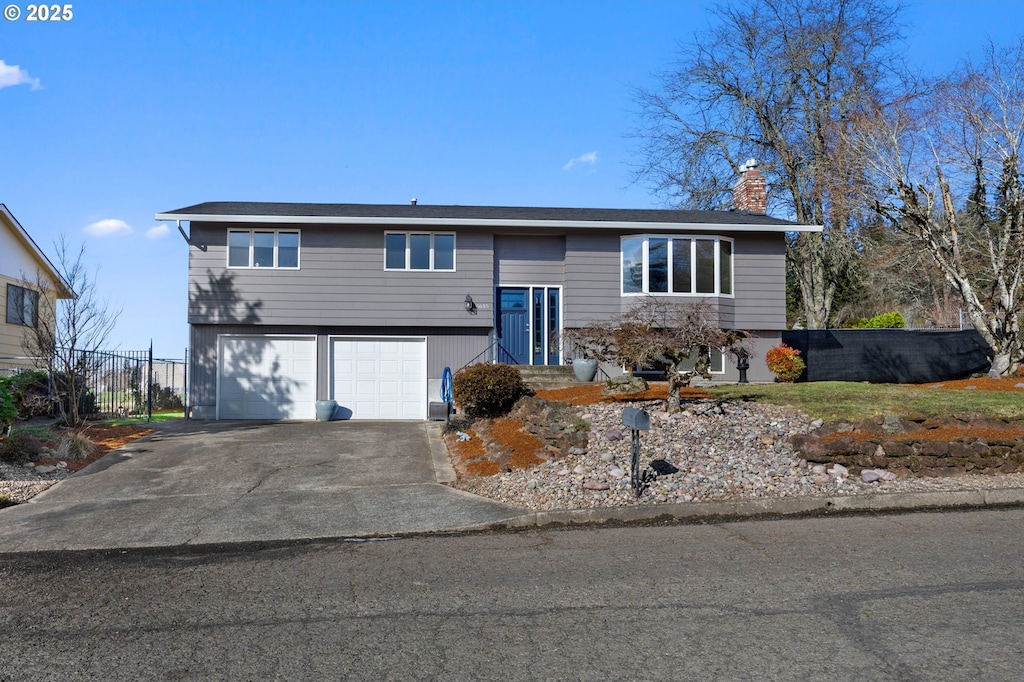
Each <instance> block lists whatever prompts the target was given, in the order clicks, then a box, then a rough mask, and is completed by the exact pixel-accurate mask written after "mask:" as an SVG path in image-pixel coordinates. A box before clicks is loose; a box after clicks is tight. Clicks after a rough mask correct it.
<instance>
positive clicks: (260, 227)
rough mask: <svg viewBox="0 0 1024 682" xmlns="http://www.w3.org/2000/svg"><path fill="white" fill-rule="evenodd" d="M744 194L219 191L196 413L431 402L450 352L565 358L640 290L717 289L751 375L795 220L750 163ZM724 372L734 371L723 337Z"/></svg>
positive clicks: (207, 229) (209, 242)
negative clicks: (481, 197) (569, 332)
mask: <svg viewBox="0 0 1024 682" xmlns="http://www.w3.org/2000/svg"><path fill="white" fill-rule="evenodd" d="M735 198H736V204H737V206H739V207H740V208H741V209H745V210H736V211H676V210H617V209H572V208H527V207H498V206H429V205H417V204H416V202H415V200H414V201H413V202H412V204H411V205H365V204H277V203H262V202H258V203H246V202H210V203H204V204H198V205H196V206H189V207H187V208H182V209H178V210H176V211H170V212H168V213H161V214H158V215H157V216H156V218H157V220H172V221H178V226H179V228H182V226H181V222H182V221H187V222H188V223H189V232H188V233H186V232H185V231H184V229H182V234H183V235H185V237H186V239H187V240H188V241H189V244H190V248H189V312H188V321H189V325H190V330H191V333H190V337H191V338H190V346H191V361H190V363H191V364H190V367H189V385H190V396H189V398H190V400H189V403H190V404H191V405H192V406H193V416H195V417H197V418H210V419H213V418H219V419H227V418H232V419H234V418H243V419H244V418H254V419H260V418H286V419H311V418H313V416H314V402H315V401H316V400H328V399H333V400H337V401H338V403H339V405H340V406H341V408H342V409H343V411H344V413H345V414H346V415H349V416H351V417H352V418H356V419H425V418H426V417H427V410H428V402H429V401H430V400H437V399H438V397H437V395H435V394H436V393H437V389H436V387H437V385H438V382H439V380H440V378H441V375H442V372H443V370H444V368H445V367H450V368H451V369H452V370H453V371H454V370H457V369H459V368H460V367H462V366H464V365H466V364H467V363H471V362H474V361H477V362H478V361H487V360H499V361H511V362H518V363H520V364H534V365H544V364H564V363H565V361H566V358H565V357H563V355H562V353H561V348H560V346H559V343H558V335H559V332H561V331H562V330H563V329H566V328H570V327H575V326H581V325H584V324H586V323H588V322H591V321H592V320H595V319H603V318H611V317H613V316H615V315H617V314H619V313H621V312H623V311H625V310H627V309H629V307H630V306H631V304H633V303H634V302H635V301H636V300H637V298H638V297H640V296H644V295H646V294H656V295H664V296H668V297H672V298H673V299H675V300H679V301H694V300H705V301H708V302H709V303H710V304H711V305H712V306H714V307H715V308H716V309H717V310H718V314H719V324H720V325H721V326H723V327H727V328H733V329H743V330H746V331H749V332H751V333H752V334H753V341H752V343H753V346H754V354H753V357H752V358H751V362H750V364H751V369H750V372H749V376H750V379H751V380H753V381H768V380H771V379H772V375H771V374H770V373H769V372H768V369H767V367H766V366H765V365H764V353H765V351H767V349H768V348H769V347H770V346H772V345H775V344H777V343H778V342H779V339H780V333H781V331H782V330H783V329H785V327H786V269H785V257H786V256H785V253H786V241H785V233H786V232H787V231H817V230H820V228H818V227H812V226H798V225H796V224H794V223H791V222H788V221H784V220H778V219H775V218H771V217H768V216H767V215H765V214H764V206H765V203H764V181H763V179H762V178H760V176H759V174H758V172H757V171H756V170H755V169H747V170H746V171H745V174H744V176H743V177H741V179H740V181H739V182H738V183H737V188H736V192H735ZM715 364H716V366H715V367H714V368H713V371H715V372H716V375H715V376H716V378H718V379H721V380H724V381H730V380H731V381H735V380H736V379H737V378H738V375H737V372H736V370H735V368H734V366H733V358H730V357H724V358H723V357H722V354H721V353H716V357H715Z"/></svg>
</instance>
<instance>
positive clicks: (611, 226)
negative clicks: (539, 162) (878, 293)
mask: <svg viewBox="0 0 1024 682" xmlns="http://www.w3.org/2000/svg"><path fill="white" fill-rule="evenodd" d="M156 220H174V221H178V220H186V221H189V222H210V223H264V224H265V223H276V224H279V225H395V226H401V225H408V226H413V227H416V226H422V227H433V226H448V227H512V228H528V227H541V226H543V227H554V228H563V229H587V228H589V229H599V230H679V229H689V230H709V231H716V230H729V231H733V232H821V231H822V227H821V225H796V224H782V225H771V224H768V225H766V224H758V223H734V224H729V223H691V222H652V221H633V220H523V219H511V218H510V219H502V218H498V219H495V218H443V217H440V218H398V217H384V216H374V217H361V216H297V215H220V214H213V213H157V214H156Z"/></svg>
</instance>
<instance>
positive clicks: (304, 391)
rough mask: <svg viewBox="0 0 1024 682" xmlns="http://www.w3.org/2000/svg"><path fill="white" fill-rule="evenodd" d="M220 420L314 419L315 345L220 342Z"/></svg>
mask: <svg viewBox="0 0 1024 682" xmlns="http://www.w3.org/2000/svg"><path fill="white" fill-rule="evenodd" d="M218 357H219V358H220V362H219V377H218V386H219V388H218V394H217V406H218V411H217V417H218V419H313V418H314V417H315V416H316V408H315V406H314V403H315V401H316V339H315V338H312V337H294V336H291V337H287V336H222V337H221V339H220V353H219V355H218Z"/></svg>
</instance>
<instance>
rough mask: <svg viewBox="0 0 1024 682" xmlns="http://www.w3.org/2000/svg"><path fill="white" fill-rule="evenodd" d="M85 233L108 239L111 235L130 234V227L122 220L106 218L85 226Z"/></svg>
mask: <svg viewBox="0 0 1024 682" xmlns="http://www.w3.org/2000/svg"><path fill="white" fill-rule="evenodd" d="M85 233H86V234H88V235H91V236H93V237H110V236H112V235H122V234H131V233H132V226H131V225H129V224H128V223H126V222H125V221H123V220H117V219H116V218H107V219H106V220H97V221H96V222H94V223H89V224H88V225H86V226H85Z"/></svg>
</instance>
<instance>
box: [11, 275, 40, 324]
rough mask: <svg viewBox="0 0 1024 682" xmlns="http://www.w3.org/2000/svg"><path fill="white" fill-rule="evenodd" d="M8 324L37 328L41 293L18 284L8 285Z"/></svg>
mask: <svg viewBox="0 0 1024 682" xmlns="http://www.w3.org/2000/svg"><path fill="white" fill-rule="evenodd" d="M7 324H20V325H22V326H23V327H33V328H34V327H35V326H36V325H38V324H39V292H38V291H36V290H34V289H26V288H25V287H19V286H18V285H16V284H8V285H7Z"/></svg>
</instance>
